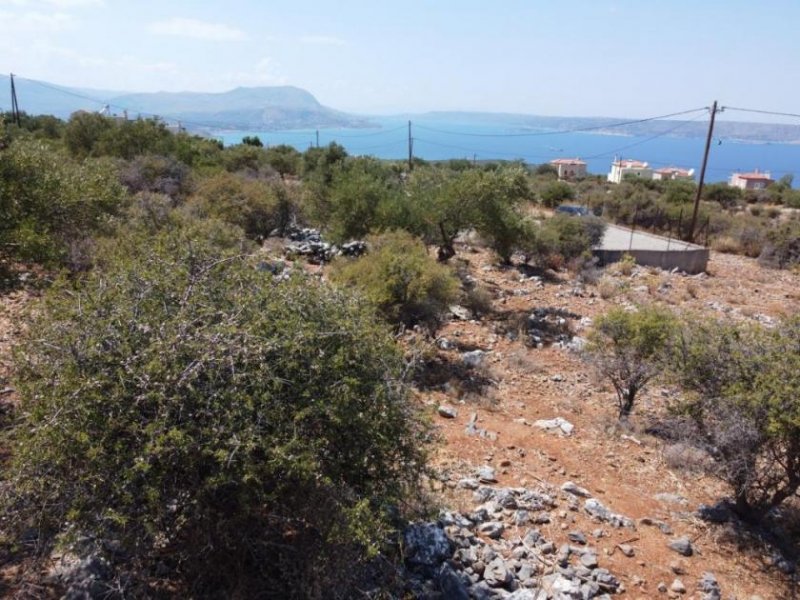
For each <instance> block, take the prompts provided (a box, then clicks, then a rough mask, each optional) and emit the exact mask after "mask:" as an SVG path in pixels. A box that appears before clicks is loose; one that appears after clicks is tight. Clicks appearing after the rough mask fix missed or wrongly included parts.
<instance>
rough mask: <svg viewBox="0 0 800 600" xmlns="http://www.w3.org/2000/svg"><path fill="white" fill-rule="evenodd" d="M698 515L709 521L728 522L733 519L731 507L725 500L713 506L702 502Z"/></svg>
mask: <svg viewBox="0 0 800 600" xmlns="http://www.w3.org/2000/svg"><path fill="white" fill-rule="evenodd" d="M697 516H698V517H699V518H701V519H702V520H703V521H707V522H709V523H727V522H728V521H730V520H731V509H730V507H729V506H728V504H727V503H726V502H725V501H721V502H717V503H716V504H714V505H713V506H707V505H705V504H701V505H700V507H699V508H698V509H697Z"/></svg>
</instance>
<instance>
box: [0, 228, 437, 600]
mask: <svg viewBox="0 0 800 600" xmlns="http://www.w3.org/2000/svg"><path fill="white" fill-rule="evenodd" d="M219 228H220V225H219V224H214V223H213V222H210V221H203V222H195V223H190V224H189V225H188V226H186V227H182V228H178V229H172V230H170V231H168V232H163V233H161V234H158V235H155V236H146V237H134V238H131V237H128V238H120V239H117V240H115V243H114V245H112V246H109V247H108V249H107V250H108V252H107V253H106V255H105V256H104V261H103V265H102V267H103V268H101V269H96V270H94V271H92V272H91V273H89V274H88V275H87V276H86V277H85V279H84V280H83V281H82V282H75V281H67V280H64V281H61V282H60V283H58V284H57V285H56V286H55V287H54V288H53V290H52V291H51V292H50V293H49V294H48V295H47V299H46V301H45V302H44V304H43V305H42V306H41V307H39V308H38V309H37V311H36V312H37V315H36V317H35V319H34V321H33V323H31V325H30V330H29V334H28V335H27V337H26V341H25V342H24V344H23V345H22V347H21V349H20V352H19V354H18V357H17V358H18V362H17V372H18V381H17V388H18V389H19V392H20V396H21V400H20V402H21V405H20V409H19V421H18V425H17V426H16V427H15V428H14V429H13V431H12V432H11V445H10V446H8V447H9V448H13V457H12V459H11V464H5V461H4V485H3V486H2V517H3V524H4V527H6V526H7V525H8V524H9V523H11V524H13V525H14V526H15V527H17V529H16V531H17V532H18V533H19V532H21V531H26V530H29V529H30V528H33V530H34V531H37V532H38V536H39V537H38V546H37V547H38V548H39V550H40V552H41V554H42V556H44V557H46V556H48V553H49V552H50V550H51V548H52V546H53V544H54V543H55V542H56V541H57V540H59V539H62V538H63V536H65V535H66V536H68V535H69V532H71V531H74V532H79V533H80V535H81V536H89V537H90V538H92V539H96V540H98V544H99V545H100V546H101V547H102V544H103V542H104V541H111V540H113V541H114V543H115V544H117V547H118V552H117V554H116V556H124V557H127V558H126V559H124V562H123V565H124V567H125V568H126V569H127V570H129V571H130V572H131V574H132V575H134V577H136V576H137V575H141V576H142V578H143V579H146V578H148V575H149V574H150V573H152V570H153V569H155V567H156V565H158V564H162V567H163V563H166V566H167V568H168V569H170V573H171V577H172V578H173V579H174V581H173V583H172V584H171V585H170V587H176V586H177V587H178V589H182V590H184V592H185V593H182V594H181V595H191V596H193V597H219V596H220V595H222V596H226V597H230V596H232V595H236V594H241V595H242V596H243V597H253V596H256V595H260V594H264V593H265V590H282V591H283V594H280V595H285V596H286V597H297V598H307V597H314V595H315V593H316V594H319V589H325V590H327V589H330V588H329V586H331V585H335V586H336V587H337V588H338V589H339V590H340V591H341V592H342V594H343V595H344V596H352V595H355V591H348V590H349V588H348V586H349V585H350V584H351V583H352V582H351V581H350V577H349V576H350V572H351V569H352V567H353V565H354V564H357V563H358V561H359V560H363V559H364V557H365V556H368V555H369V552H371V551H374V550H375V549H376V548H377V547H379V545H380V544H381V543H382V540H384V539H385V536H386V535H387V531H388V526H389V525H388V520H389V515H390V510H389V509H390V507H392V506H395V505H396V504H397V503H399V502H400V501H401V499H402V500H403V501H405V500H407V498H408V497H409V496H408V494H409V493H412V492H413V490H414V489H416V485H417V483H418V481H419V477H420V470H421V469H422V468H423V465H424V459H425V455H424V441H423V440H424V438H425V436H426V435H427V434H426V430H425V428H424V427H423V426H422V424H421V423H420V421H418V420H417V418H416V417H415V416H414V412H413V410H412V406H411V404H410V401H409V396H408V391H407V388H406V387H405V385H404V384H403V382H402V373H403V369H404V363H403V360H402V356H401V353H400V351H399V349H398V347H397V345H396V344H395V342H394V340H393V339H392V337H391V335H390V334H389V332H388V330H387V328H386V327H385V326H384V325H382V324H381V323H379V322H378V321H377V320H376V319H375V317H374V313H373V312H372V309H371V307H370V306H369V305H368V304H366V303H365V302H362V301H361V300H359V299H358V298H356V297H354V296H353V295H352V294H351V293H350V292H348V291H346V290H336V289H334V288H332V287H330V286H329V285H326V284H324V283H321V282H319V281H317V280H315V279H313V278H305V277H302V276H300V277H297V278H294V279H292V280H289V281H283V282H277V281H274V280H273V277H272V276H271V275H270V274H269V273H267V272H264V271H262V270H260V269H259V268H258V263H259V260H260V259H259V258H258V257H248V256H241V255H238V254H237V253H236V251H232V250H229V249H227V246H226V247H220V246H218V245H216V243H214V242H213V240H217V239H219V238H220V237H228V238H230V237H232V236H234V237H235V233H232V231H228V230H230V228H226V227H223V229H224V230H225V231H223V232H222V234H220V232H219V231H218V230H219ZM239 238H240V236H239ZM340 557H341V558H340ZM345 557H346V558H345ZM345 565H347V567H345ZM325 578H329V579H327V580H326V579H325ZM315 590H316V592H315ZM151 592H152V590H151ZM133 595H134V596H137V594H136V593H134V594H133ZM270 595H271V594H270ZM320 595H321V594H320ZM138 596H139V597H152V593H148V591H147V590H144V591H141V592H140V593H139V594H138Z"/></svg>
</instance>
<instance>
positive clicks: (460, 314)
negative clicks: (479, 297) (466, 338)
mask: <svg viewBox="0 0 800 600" xmlns="http://www.w3.org/2000/svg"><path fill="white" fill-rule="evenodd" d="M449 310H450V314H451V315H453V316H454V317H455V318H456V319H458V320H460V321H469V320H470V319H471V318H472V311H471V310H470V309H468V308H467V307H465V306H459V305H458V304H454V305H452V306H451V307H450V308H449Z"/></svg>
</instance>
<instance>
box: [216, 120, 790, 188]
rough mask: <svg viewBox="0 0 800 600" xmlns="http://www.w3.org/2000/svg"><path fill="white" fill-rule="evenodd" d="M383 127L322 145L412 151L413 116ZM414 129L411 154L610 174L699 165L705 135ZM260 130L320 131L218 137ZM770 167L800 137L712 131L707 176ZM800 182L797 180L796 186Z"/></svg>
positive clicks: (313, 138) (295, 141)
mask: <svg viewBox="0 0 800 600" xmlns="http://www.w3.org/2000/svg"><path fill="white" fill-rule="evenodd" d="M370 119H371V121H372V122H374V123H375V124H376V125H377V127H375V128H369V129H320V130H319V144H320V145H321V146H324V145H326V144H328V143H330V142H337V143H338V144H341V145H342V146H344V147H345V148H346V149H347V151H348V153H350V154H352V155H370V156H375V157H377V158H382V159H405V158H407V157H408V121H409V118H408V117H370ZM411 120H412V127H411V135H412V138H413V154H414V156H416V157H419V158H423V159H425V160H447V159H451V158H464V159H468V160H478V161H481V160H498V159H503V160H515V159H521V160H523V161H525V162H526V163H529V164H539V163H544V162H548V161H550V160H552V159H554V158H565V157H569V158H574V157H579V158H581V159H582V160H585V161H586V163H587V167H588V170H589V172H590V173H592V174H605V173H608V171H609V170H610V165H611V161H612V160H613V159H614V157H615V156H620V157H623V158H633V159H637V160H643V161H647V162H648V163H650V165H651V166H653V167H654V168H659V167H667V166H677V167H683V168H687V169H695V178H696V177H697V174H698V172H699V170H700V164H701V162H702V157H703V147H704V144H705V139H702V138H687V137H671V136H668V135H660V136H650V137H639V136H623V135H609V134H601V133H553V132H548V131H543V130H540V131H523V130H520V129H519V127H517V126H515V125H513V124H511V123H509V124H507V125H506V124H504V123H502V121H498V120H497V119H493V120H492V121H491V122H480V121H476V120H475V119H474V118H470V119H463V120H458V119H453V118H451V119H442V118H438V117H435V116H430V117H428V116H426V115H414V116H413V117H412V118H411ZM246 135H251V136H252V135H257V136H259V138H260V139H261V140H262V142H264V144H265V145H277V144H289V145H291V146H294V147H295V148H297V149H298V150H300V151H303V150H306V149H307V148H309V147H310V146H313V145H315V144H316V143H317V130H314V129H303V130H293V131H262V132H259V131H226V132H223V133H221V134H218V135H217V137H218V139H220V140H221V141H223V143H224V144H226V145H230V144H236V143H239V142H240V141H241V139H242V137H244V136H246ZM756 169H758V170H760V171H768V172H769V173H770V174H771V175H772V177H773V178H774V179H778V178H780V177H782V176H783V175H787V174H795V173H798V174H800V144H779V143H751V142H745V141H740V140H732V139H720V138H714V140H713V142H712V146H711V152H710V155H709V162H708V169H707V171H706V181H711V182H713V181H727V180H728V179H729V178H730V175H731V174H732V173H733V172H736V171H754V170H756ZM798 183H800V182H795V186H797V184H798Z"/></svg>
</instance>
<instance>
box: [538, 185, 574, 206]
mask: <svg viewBox="0 0 800 600" xmlns="http://www.w3.org/2000/svg"><path fill="white" fill-rule="evenodd" d="M540 196H541V197H542V204H544V205H545V206H546V207H548V208H555V207H556V206H558V205H559V204H561V203H563V202H566V201H567V200H572V199H574V198H575V190H574V189H573V188H572V186H571V185H570V184H568V183H566V182H564V181H553V182H551V183H548V184H547V185H546V186H545V187H544V189H542V191H541V192H540Z"/></svg>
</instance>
